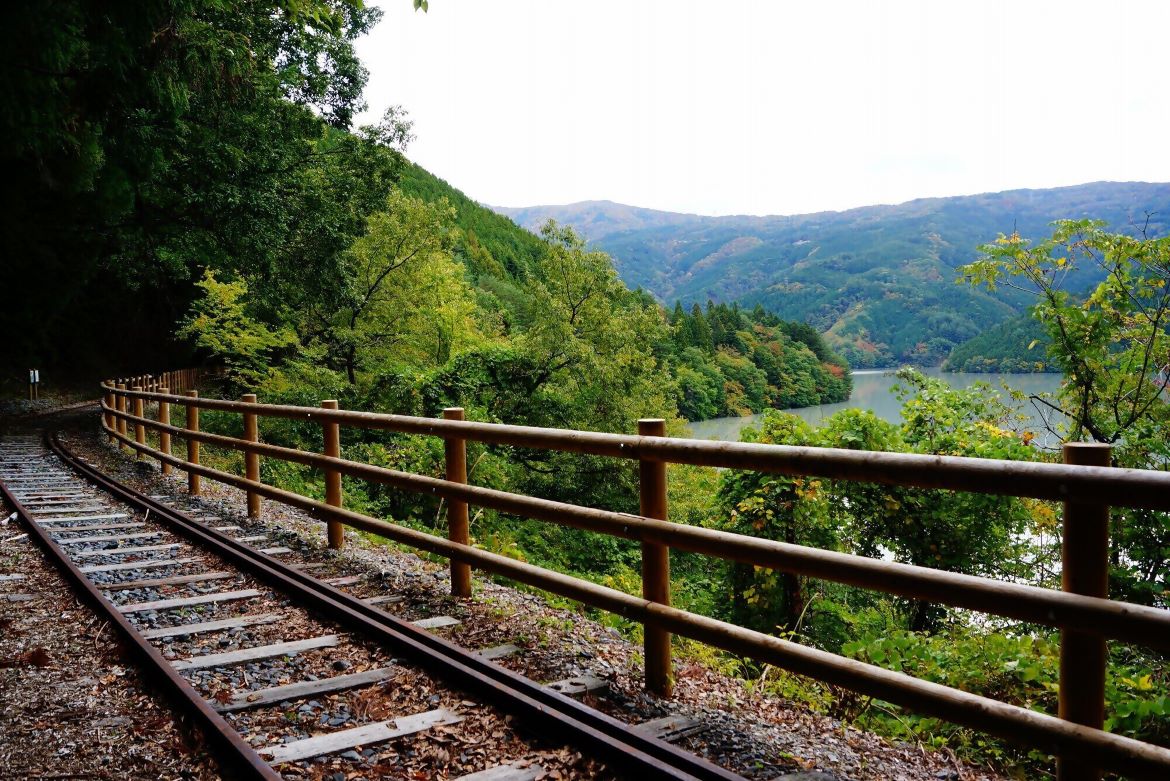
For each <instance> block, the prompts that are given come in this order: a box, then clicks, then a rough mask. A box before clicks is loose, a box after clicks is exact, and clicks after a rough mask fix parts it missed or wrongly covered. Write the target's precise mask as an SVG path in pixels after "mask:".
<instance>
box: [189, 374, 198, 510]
mask: <svg viewBox="0 0 1170 781" xmlns="http://www.w3.org/2000/svg"><path fill="white" fill-rule="evenodd" d="M187 396H189V397H190V398H192V399H197V398H199V391H197V390H189V391H187ZM187 430H188V431H193V432H196V433H198V431H199V408H198V407H196V406H195V403H194V402H191V403H189V404H187ZM187 463H188V464H195V465H196V466H198V465H199V442H197V441H196V440H194V439H192V438H191V437H187ZM199 490H200V485H199V475H197V474H196V473H195V472H192V471H191V470H190V469H188V470H187V493H188V494H190V495H191V496H198V495H199Z"/></svg>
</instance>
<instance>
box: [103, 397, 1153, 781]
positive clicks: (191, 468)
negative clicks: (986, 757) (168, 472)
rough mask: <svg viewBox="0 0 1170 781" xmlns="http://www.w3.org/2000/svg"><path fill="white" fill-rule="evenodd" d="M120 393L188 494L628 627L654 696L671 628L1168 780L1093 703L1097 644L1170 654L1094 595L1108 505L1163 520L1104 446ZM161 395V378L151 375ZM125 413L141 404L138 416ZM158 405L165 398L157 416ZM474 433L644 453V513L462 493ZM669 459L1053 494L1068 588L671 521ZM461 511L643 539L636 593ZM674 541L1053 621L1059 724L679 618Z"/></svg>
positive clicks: (477, 490)
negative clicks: (298, 439) (481, 538)
mask: <svg viewBox="0 0 1170 781" xmlns="http://www.w3.org/2000/svg"><path fill="white" fill-rule="evenodd" d="M125 384H126V382H124V381H111V382H107V383H103V385H102V390H103V397H104V401H103V404H102V411H103V418H102V421H103V428H104V430H105V431H106V433H107V434H108V435H109V436H110V438H111V439H112V440H114V441H117V442H119V443H121V444H122V445H124V446H126V447H128V448H130V449H132V450H133V451H135V452H136V453H138V454H140V455H145V456H148V457H151V458H154V459H156V460H158V461H159V462H160V463H162V464H163V465H164V466H165V465H169V466H170V467H173V468H177V469H180V470H183V471H186V472H187V474H188V477H189V480H190V481H191V484H192V485H194V486H198V482H197V481H198V479H199V477H201V476H202V477H207V478H210V479H212V480H216V481H219V482H222V483H225V484H228V485H232V486H235V487H237V488H240V489H242V490H244V491H245V492H246V493H247V494H248V496H249V497H254V500H252V501H254V503H255V504H254V505H253V503H252V501H250V507H252V506H255V507H256V508H257V509H258V507H259V499H260V497H264V498H267V499H271V500H273V501H276V502H280V503H283V504H286V505H288V506H291V507H296V508H298V509H301V510H304V511H306V512H308V513H309V514H311V515H312V516H314V517H316V518H319V519H321V520H323V521H325V522H326V523H327V524H328V526H329V527H330V530H331V531H330V534H329V539H330V544H331V545H333V546H334V547H338V546H340V545H341V536H340V534H339V532H340V528H341V526H342V525H346V526H350V527H353V528H356V529H360V530H364V531H368V532H372V533H374V534H378V535H381V536H383V537H386V538H388V539H391V540H394V541H395V542H399V543H402V544H405V545H409V546H412V547H415V548H418V549H421V550H426V551H429V552H431V553H434V554H438V555H440V556H444V557H447V558H449V559H450V561H451V567H452V581H451V582H452V588H453V590H454V591H455V592H456V595H465V594H467V593H469V592H468V586H469V584H468V582H467V580H466V579H465V575H464V573H465V572H467V571H469V569H470V568H471V567H475V568H478V569H481V570H484V571H486V572H492V573H496V574H500V575H504V576H506V577H509V578H512V579H514V580H517V581H520V582H522V583H526V584H528V585H531V586H535V587H537V588H541V589H544V590H547V591H550V592H553V593H556V594H560V595H562V596H565V597H568V598H570V599H575V600H578V601H580V602H582V603H585V604H588V605H591V606H593V607H597V608H601V609H603V610H608V611H611V612H614V613H617V614H620V615H622V616H624V617H626V618H629V619H631V620H635V621H639V622H641V623H643V624H644V625H645V626H646V627H647V630H648V631H647V632H646V638H647V639H646V643H647V649H646V650H647V655H646V665H647V670H646V680H647V686H648V688H650V689H651V690H652V691H655V692H657V693H659V694H662V695H669V693H670V684H671V669H670V658H669V638H670V634H671V633H677V634H679V635H682V636H685V637H690V638H692V639H694V640H698V641H700V642H704V643H707V644H710V645H712V646H714V647H717V648H720V649H723V650H725V651H729V652H731V653H736V654H742V655H744V656H747V657H750V658H753V659H756V660H758V661H760V662H764V663H768V664H774V665H776V666H778V667H782V668H784V669H787V670H790V671H792V672H795V673H798V674H802V675H807V676H810V677H813V678H816V679H819V680H822V681H826V682H828V683H832V684H835V685H839V686H844V687H846V688H849V689H851V690H853V691H856V692H859V693H861V694H864V695H868V696H871V697H875V698H878V699H881V700H885V701H888V702H891V703H895V704H897V705H901V706H905V707H908V708H910V709H912V710H915V711H917V712H920V713H924V714H928V715H931V716H935V717H938V718H942V719H946V720H949V721H952V722H954V723H957V724H962V725H964V726H968V727H972V728H975V729H978V730H982V731H984V732H987V733H990V734H994V735H998V736H1000V737H1003V738H1007V739H1009V740H1012V741H1015V742H1017V743H1021V744H1023V745H1026V746H1029V747H1031V748H1036V749H1039V750H1041V751H1045V752H1048V753H1051V754H1055V755H1057V757H1058V777H1059V778H1061V779H1064V780H1066V781H1068V780H1071V779H1096V778H1099V777H1100V769H1107V770H1112V771H1118V772H1123V773H1127V774H1130V775H1133V776H1135V777H1140V778H1158V779H1163V778H1167V777H1170V775H1168V774H1170V750H1168V749H1166V748H1163V747H1160V746H1156V745H1153V744H1149V743H1143V742H1141V741H1137V740H1133V739H1131V738H1126V737H1123V736H1119V735H1114V734H1111V733H1108V732H1104V731H1103V730H1102V729H1101V726H1102V718H1103V709H1104V701H1103V697H1104V694H1103V691H1102V689H1101V687H1100V686H1099V682H1100V681H1101V680H1103V676H1104V666H1105V654H1104V648H1105V643H1106V641H1107V640H1120V641H1124V642H1130V643H1136V644H1141V645H1147V646H1150V647H1153V648H1159V649H1163V650H1166V649H1170V611H1165V610H1160V609H1157V608H1152V607H1147V606H1142V605H1134V604H1129V603H1124V602H1117V601H1113V600H1109V599H1107V598H1104V590H1103V589H1102V588H1101V582H1102V581H1101V577H1102V575H1101V573H1102V572H1104V571H1105V570H1106V563H1107V560H1106V557H1107V555H1108V545H1107V542H1106V543H1105V544H1102V537H1101V535H1102V529H1104V528H1107V525H1103V523H1102V522H1103V521H1104V520H1107V518H1108V512H1109V509H1108V508H1109V506H1110V505H1117V506H1124V507H1141V508H1147V509H1151V510H1158V511H1170V474H1167V473H1163V472H1155V471H1147V470H1136V469H1118V468H1113V467H1109V466H1106V464H1108V463H1109V452H1110V451H1109V448H1108V447H1107V446H1103V445H1068V446H1066V452H1065V459H1066V462H1068V463H1065V464H1043V463H1021V462H1012V461H998V460H991V459H976V458H962V457H952V456H926V455H916V454H904V453H880V452H869V451H855V450H839V449H829V448H808V447H791V446H782V445H761V444H751V443H734V442H710V441H703V440H692V439H675V438H670V437H666V436H662V435H661V434H662V429H661V428H660V427H659V425H658V422H657V421H643V422H642V423H641V424H640V425H639V431H640V432H641V433H642V435H639V436H629V435H621V434H606V433H598V432H586V431H571V430H561V429H545V428H533V427H527V426H510V425H501V424H489V423H476V422H471V421H464V420H463V419H462V417H463V416H462V410H454V409H453V410H448V411H447V412H446V413H445V414H444V418H443V419H430V418H417V417H408V416H402V415H386V414H379V413H370V412H357V411H350V410H339V409H337V408H336V402H334V401H328V402H323V403H322V406H321V407H297V406H288V405H272V404H260V403H256V402H253V401H247V402H237V401H227V400H222V399H210V398H198V397H194V396H187V395H175V394H174V393H166V392H151V391H147V390H132V389H127V388H125V387H121V386H124V385H125ZM158 387H169V386H163V385H162V384H161V383H160V384H159V386H158ZM127 400H139V401H143V402H145V401H150V402H157V403H159V404H160V405H172V404H178V405H183V406H186V407H187V408H188V409H189V410H190V411H191V412H192V413H193V414H194V417H195V418H196V419H197V413H198V410H199V409H211V410H220V411H227V412H234V413H239V414H241V415H245V416H249V417H251V416H255V418H254V419H259V418H266V417H276V418H288V419H298V420H305V421H312V422H315V423H317V424H319V425H321V427H322V434H323V445H324V447H323V450H324V452H323V453H311V452H306V451H302V450H297V449H293V448H285V447H279V446H276V445H270V444H266V443H264V442H261V441H259V437H258V436H257V434H256V432H255V430H254V429H253V428H252V426H248V427H247V428H246V432H247V434H246V437H245V438H244V439H237V438H235V437H228V436H223V435H218V434H212V433H209V432H204V431H199V430H198V426H197V424H196V425H191V424H190V417H191V415H189V419H188V420H189V422H188V427H186V428H184V427H178V426H174V425H171V424H170V423H169V422H167V421H164V420H153V419H150V418H147V417H145V416H144V415H140V414H133V413H131V412H127V408H128V406H130V405H128V404H127ZM134 408H135V410H136V411H137V409H138V408H137V406H135V407H134ZM165 408H166V407H162V406H160V411H161V410H162V409H165ZM160 418H161V415H160ZM127 426H133V427H134V431H135V432H138V431H140V430H151V431H154V432H157V433H158V434H159V435H160V442H161V441H162V436H164V435H166V436H168V437H169V438H173V437H180V438H184V439H186V441H187V442H188V449H187V452H188V458H187V459H183V458H179V457H177V456H175V455H172V454H171V453H170V452H166V450H165V449H155V448H152V447H150V446H149V445H148V444H147V443H146V442H145V438H144V437H143V436H134V437H131V436H128V435H127ZM344 427H348V428H359V429H376V430H386V431H395V432H399V433H404V434H417V435H430V436H436V437H441V438H442V439H443V440H444V442H445V444H446V454H447V458H448V468H447V479H438V478H432V477H427V476H424V475H416V474H412V473H408V472H400V471H396V470H392V469H386V468H384V467H378V466H374V465H371V464H366V463H361V462H355V461H349V460H347V459H344V458H341V457H340V452H341V450H340V431H341V429H342V428H344ZM469 440H470V441H476V442H484V443H489V444H497V445H513V446H520V447H528V448H545V449H553V450H560V451H566V452H574V453H588V454H592V455H600V456H610V457H614V458H624V459H632V460H636V461H639V462H640V474H641V478H642V502H641V513H642V514H641V515H632V514H627V513H618V512H612V511H608V510H601V509H596V508H589V507H581V506H578V505H573V504H566V503H562V502H554V501H550V500H547V499H540V498H536V497H531V496H525V495H521V494H513V493H509V492H506V491H499V490H495V489H490V488H483V487H480V486H475V485H469V484H467V482H466V475H465V474H464V473H463V471H464V470H465V465H466V454H465V453H464V452H463V448H464V443H465V442H467V441H469ZM199 443H205V444H207V445H209V446H213V447H220V448H227V449H231V450H235V451H239V452H242V453H244V454H245V456H246V464H247V474H246V475H245V476H241V475H236V474H233V473H229V472H224V471H221V470H217V469H213V468H210V467H207V466H205V465H202V464H200V463H199V459H198V456H199V450H198V444H199ZM168 445H169V441H168ZM261 457H264V458H275V459H279V460H283V461H287V462H290V463H296V464H302V465H306V466H309V467H313V468H316V469H320V470H322V471H323V472H324V473H325V474H326V476H327V479H328V480H329V485H330V490H329V492H328V494H329V495H328V497H327V501H326V502H320V501H316V500H314V499H311V498H308V497H306V496H302V495H300V494H297V493H293V492H290V491H286V490H283V489H280V488H276V487H273V486H269V485H266V484H264V483H262V482H260V481H259V479H249V478H258V474H259V471H258V467H257V466H256V464H257V463H258V461H259V459H260V458H261ZM671 463H677V464H697V465H704V466H715V467H723V468H731V469H750V470H756V471H766V472H774V473H780V474H786V475H804V476H816V477H822V478H830V479H838V480H842V479H843V480H854V481H860V482H870V483H883V484H887V485H897V486H906V487H915V488H933V489H946V490H954V491H969V492H978V493H987V494H999V495H1006V496H1018V497H1031V498H1036V499H1048V500H1058V501H1063V502H1064V503H1065V527H1066V529H1065V537H1064V545H1065V551H1064V568H1063V576H1064V590H1063V591H1055V590H1052V589H1044V588H1038V587H1035V586H1026V585H1021V584H1016V583H1008V582H1004V581H999V580H995V579H992V578H983V577H976V576H970V575H961V574H957V573H953V572H946V571H942V570H935V569H929V568H925V567H917V566H912V565H908V564H899V563H894V562H887V561H880V560H877V559H870V558H866V557H862V556H854V555H849V554H844V553H838V552H835V551H825V550H820V549H816V548H808V547H804V546H799V545H791V544H787V543H782V542H776V541H773V540H765V539H759V538H755V537H750V536H747V535H740V534H733V533H729V532H722V531H717V530H713V529H703V528H696V527H691V526H684V525H679V524H674V523H671V522H669V520H667V519H666V516H667V507H666V497H665V492H666V485H667V474H666V465H667V464H671ZM342 475H345V476H348V477H352V478H357V479H361V480H366V481H369V482H375V483H382V484H387V485H392V486H395V487H397V488H400V489H403V490H407V491H413V492H417V493H423V494H429V495H432V496H437V497H442V498H444V499H446V500H447V501H448V502H449V503H450V504H449V507H451V508H452V510H453V513H454V515H455V516H457V521H460V522H457V523H454V524H449V526H450V538H449V539H444V538H442V537H438V536H435V535H431V534H426V533H424V532H420V531H416V530H413V529H409V528H406V527H402V526H398V525H396V524H392V523H388V522H386V521H382V520H379V519H377V518H372V517H370V516H366V515H362V514H360V513H356V512H354V511H352V510H346V509H344V508H343V507H342V497H341V488H340V476H342ZM196 490H197V488H196ZM467 505H476V506H479V507H486V508H491V509H495V510H498V511H501V512H505V513H509V514H513V515H517V516H521V517H527V518H532V519H537V520H542V521H547V522H551V523H556V524H560V525H564V526H571V527H574V528H579V529H585V530H589V531H593V532H599V533H603V534H608V535H612V536H616V537H621V538H624V539H629V540H636V541H638V542H640V543H642V548H643V553H644V558H645V561H644V565H643V595H642V596H641V597H635V596H631V595H629V594H626V593H624V592H620V591H617V590H615V589H611V588H606V587H604V586H599V585H597V584H594V583H590V582H588V581H585V580H581V579H579V578H574V577H571V576H568V575H564V574H561V573H558V572H554V571H551V570H547V569H543V568H540V567H536V566H533V565H531V564H526V563H522V562H517V561H515V560H513V559H509V558H507V557H504V556H500V555H497V554H493V553H489V552H487V551H483V550H480V549H477V548H475V547H473V546H471V545H470V544H468V537H467V528H466V526H465V525H463V524H462V522H461V518H462V517H463V516H464V514H465V513H466V507H467ZM672 548H673V549H675V550H683V551H691V552H695V553H700V554H703V555H707V556H715V557H719V558H723V559H727V560H731V561H737V562H742V563H746V564H751V565H754V566H759V567H768V568H771V569H776V570H782V571H785V572H792V573H797V574H801V575H806V576H809V577H815V578H821V579H824V580H830V581H835V582H838V583H843V584H847V585H851V586H857V587H861V588H868V589H873V590H877V591H882V592H885V593H889V594H895V595H898V596H903V597H909V598H913V599H925V600H929V601H932V602H936V603H941V604H946V605H950V606H953V607H959V608H965V609H969V610H975V611H980V612H984V613H988V614H993V615H999V616H1004V617H1007V618H1013V619H1018V620H1021V621H1027V622H1032V623H1036V624H1041V625H1046V626H1052V627H1057V628H1059V629H1060V630H1061V634H1062V643H1061V648H1062V656H1061V680H1062V682H1066V681H1067V682H1070V683H1071V682H1074V681H1075V682H1077V683H1076V685H1068V683H1066V685H1062V686H1061V688H1060V714H1061V717H1056V716H1050V715H1046V714H1042V713H1037V712H1035V711H1031V710H1028V709H1025V708H1020V707H1017V706H1014V705H1009V704H1007V703H1003V702H999V701H997V700H993V699H989V698H985V697H979V696H976V695H973V694H969V693H967V692H963V691H960V690H958V689H953V688H950V687H947V686H942V685H939V684H934V683H930V682H927V681H922V680H919V679H917V678H914V677H913V676H910V675H906V674H903V673H897V672H892V671H889V670H886V669H884V668H881V667H878V666H876V665H870V664H865V663H862V662H859V661H856V660H853V659H848V658H846V657H842V656H839V655H836V654H831V653H827V652H824V651H819V650H816V649H811V648H807V647H805V646H801V645H799V644H797V643H792V642H790V641H787V640H782V639H780V638H776V637H773V636H771V635H767V634H764V633H761V632H756V631H752V630H749V629H746V628H744V627H740V626H736V625H734V624H730V623H727V622H724V621H718V620H716V619H712V618H708V617H706V616H701V615H697V614H694V613H690V612H687V611H683V610H678V609H676V608H672V607H670V606H669V567H668V565H667V564H666V559H665V556H664V555H663V553H664V552H665V551H667V550H669V549H672ZM664 649H665V650H664ZM1082 684H1083V685H1082Z"/></svg>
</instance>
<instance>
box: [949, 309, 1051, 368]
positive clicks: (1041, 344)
mask: <svg viewBox="0 0 1170 781" xmlns="http://www.w3.org/2000/svg"><path fill="white" fill-rule="evenodd" d="M1051 343H1052V342H1051V340H1050V339H1049V338H1048V334H1047V333H1046V332H1045V330H1044V324H1043V323H1040V322H1038V321H1037V320H1036V319H1035V318H1033V317H1032V316H1031V315H1019V316H1017V317H1013V318H1011V319H1010V320H1005V321H1004V322H1002V323H1000V324H999V325H997V326H993V327H992V328H990V329H988V330H987V331H985V332H983V333H981V334H979V335H978V336H976V337H973V338H971V339H968V340H967V341H965V342H963V343H962V344H960V345H959V346H958V347H956V348H955V349H954V350H952V351H951V354H950V355H949V356H947V359H946V360H945V361H943V365H942V367H943V369H945V370H946V371H954V372H1055V371H1057V368H1056V365H1055V364H1054V363H1053V362H1052V360H1051V359H1050V358H1049V357H1048V347H1049V345H1050V344H1051Z"/></svg>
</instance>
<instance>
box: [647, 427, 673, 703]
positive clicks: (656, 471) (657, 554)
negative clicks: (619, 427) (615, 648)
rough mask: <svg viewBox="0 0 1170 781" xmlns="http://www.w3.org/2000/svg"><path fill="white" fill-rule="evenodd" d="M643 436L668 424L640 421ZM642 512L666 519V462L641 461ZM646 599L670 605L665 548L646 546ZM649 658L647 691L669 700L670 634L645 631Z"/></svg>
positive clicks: (663, 429)
mask: <svg viewBox="0 0 1170 781" xmlns="http://www.w3.org/2000/svg"><path fill="white" fill-rule="evenodd" d="M638 434H639V436H643V437H664V436H666V421H665V420H662V419H661V418H643V419H642V420H639V421H638ZM638 480H639V485H640V493H641V497H640V502H639V507H640V512H641V514H642V515H644V516H646V517H647V518H659V519H661V520H664V521H665V520H666V462H665V461H651V460H649V459H646V458H642V459H640V460H639V461H638ZM642 598H643V599H648V600H650V601H651V602H658V603H660V604H663V605H669V604H670V549H669V548H668V547H667V546H665V545H658V544H655V543H648V542H644V543H642ZM644 636H645V641H644V650H645V655H646V689H647V690H648V691H651V692H653V693H654V694H657V695H659V696H661V697H669V696H670V695H671V689H672V683H673V682H672V677H673V675H672V669H671V661H670V632H668V631H667V630H665V629H660V628H658V627H652V626H646V627H645V628H644Z"/></svg>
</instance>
